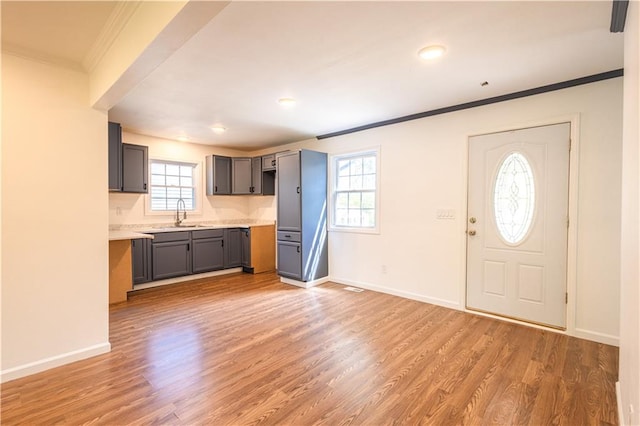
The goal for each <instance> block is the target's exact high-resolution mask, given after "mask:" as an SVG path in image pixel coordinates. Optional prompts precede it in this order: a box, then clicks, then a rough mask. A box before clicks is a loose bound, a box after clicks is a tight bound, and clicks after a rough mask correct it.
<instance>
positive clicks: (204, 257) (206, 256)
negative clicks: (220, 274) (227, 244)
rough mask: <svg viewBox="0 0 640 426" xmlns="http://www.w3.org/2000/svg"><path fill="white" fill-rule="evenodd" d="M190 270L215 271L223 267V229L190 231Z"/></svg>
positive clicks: (198, 271)
mask: <svg viewBox="0 0 640 426" xmlns="http://www.w3.org/2000/svg"><path fill="white" fill-rule="evenodd" d="M191 244H192V250H191V256H192V260H193V264H192V269H191V272H192V273H194V274H197V273H200V272H209V271H216V270H218V269H223V268H224V230H223V229H211V230H209V229H205V230H202V231H193V232H192V233H191Z"/></svg>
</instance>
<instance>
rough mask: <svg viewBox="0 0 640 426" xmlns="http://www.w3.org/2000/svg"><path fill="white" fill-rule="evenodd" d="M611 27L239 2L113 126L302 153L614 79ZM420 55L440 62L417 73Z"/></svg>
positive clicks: (130, 102)
mask: <svg viewBox="0 0 640 426" xmlns="http://www.w3.org/2000/svg"><path fill="white" fill-rule="evenodd" d="M4 3H5V2H3V25H5V18H4V15H5V14H4ZM98 3H100V2H98ZM105 13H107V12H106V11H105ZM610 17H611V1H588V2H574V1H572V2H555V1H542V2H520V1H511V2H484V1H472V2H454V1H445V2H431V1H417V2H397V1H387V2H323V1H318V2H313V1H306V2H279V1H264V2H250V1H236V2H232V3H231V4H230V5H228V6H227V7H226V8H225V9H223V10H222V12H220V13H219V14H218V15H217V16H216V17H215V18H214V19H213V20H212V21H210V22H209V23H208V24H207V25H206V26H204V27H203V28H202V30H200V31H199V32H198V33H197V34H196V35H195V36H193V37H192V38H191V39H190V40H189V41H187V43H185V44H184V45H183V46H182V47H181V48H180V49H179V50H178V51H177V52H176V53H174V54H173V55H172V56H171V57H170V58H169V59H168V60H167V61H165V62H164V63H163V64H162V65H160V66H159V67H158V68H157V69H155V71H153V72H152V73H151V74H150V75H148V76H147V78H146V79H145V80H143V81H142V82H141V83H140V84H139V85H138V86H137V87H135V88H134V89H133V90H132V91H131V92H129V93H128V95H127V96H125V97H124V99H122V101H121V102H119V103H118V104H117V105H115V107H114V108H112V110H111V111H110V112H109V118H110V119H111V120H113V121H119V122H121V123H122V124H123V126H124V127H125V128H126V129H128V130H130V131H133V132H136V133H142V134H147V135H152V136H158V137H164V138H169V139H177V138H178V137H180V136H188V137H189V140H190V141H192V142H197V143H205V144H211V145H218V146H225V147H231V148H236V149H243V150H251V149H254V148H259V147H266V146H273V145H278V144H283V143H287V142H293V141H298V140H302V139H306V138H309V137H313V136H316V135H322V134H326V133H331V132H335V131H340V130H344V129H348V128H352V127H356V126H361V125H365V124H369V123H372V122H377V121H381V120H387V119H392V118H396V117H400V116H405V115H408V114H414V113H419V112H422V111H428V110H431V109H435V108H441V107H446V106H451V105H456V104H459V103H463V102H469V101H473V100H478V99H484V98H488V97H493V96H498V95H503V94H508V93H512V92H516V91H520V90H526V89H530V88H534V87H539V86H544V85H547V84H552V83H557V82H561V81H565V80H570V79H574V78H579V77H584V76H588V75H592V74H597V73H601V72H605V71H611V70H614V69H618V68H622V64H623V36H622V35H621V34H612V33H610V32H609V24H610ZM3 37H4V28H3ZM430 44H441V45H444V46H446V48H447V52H446V54H445V55H444V56H443V57H442V58H439V59H438V60H436V61H434V62H431V63H427V62H424V61H423V60H421V59H420V58H419V57H418V56H417V51H418V50H419V49H420V48H421V47H424V46H426V45H430ZM484 81H487V82H489V85H488V86H484V87H482V86H481V83H482V82H484ZM281 97H293V98H295V99H296V100H297V101H298V102H297V105H296V106H295V107H294V108H289V109H284V108H282V107H281V106H280V105H278V103H277V99H278V98H281ZM214 124H220V125H222V126H224V127H226V128H227V129H228V130H227V132H225V133H224V134H222V135H217V134H215V133H213V132H212V131H211V129H210V126H212V125H214Z"/></svg>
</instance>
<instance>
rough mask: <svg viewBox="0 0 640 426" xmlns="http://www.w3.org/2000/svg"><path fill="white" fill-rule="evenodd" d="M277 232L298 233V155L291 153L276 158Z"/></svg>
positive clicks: (300, 220) (299, 219)
mask: <svg viewBox="0 0 640 426" xmlns="http://www.w3.org/2000/svg"><path fill="white" fill-rule="evenodd" d="M277 208H278V231H296V232H300V231H301V227H302V213H301V209H300V155H299V152H291V153H289V154H287V155H282V156H280V157H278V198H277Z"/></svg>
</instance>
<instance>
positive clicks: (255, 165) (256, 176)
mask: <svg viewBox="0 0 640 426" xmlns="http://www.w3.org/2000/svg"><path fill="white" fill-rule="evenodd" d="M251 193H252V194H254V195H257V194H262V157H255V158H252V159H251Z"/></svg>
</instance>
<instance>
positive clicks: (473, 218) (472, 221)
mask: <svg viewBox="0 0 640 426" xmlns="http://www.w3.org/2000/svg"><path fill="white" fill-rule="evenodd" d="M476 222H477V220H476V218H475V217H470V218H469V223H476Z"/></svg>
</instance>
